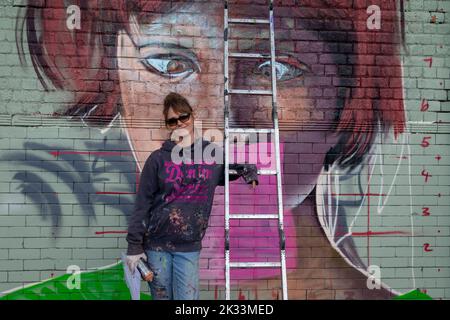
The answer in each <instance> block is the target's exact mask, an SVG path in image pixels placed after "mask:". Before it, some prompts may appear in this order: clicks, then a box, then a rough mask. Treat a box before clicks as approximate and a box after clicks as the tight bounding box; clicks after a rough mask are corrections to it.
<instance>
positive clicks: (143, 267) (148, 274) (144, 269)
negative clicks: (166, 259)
mask: <svg viewBox="0 0 450 320" xmlns="http://www.w3.org/2000/svg"><path fill="white" fill-rule="evenodd" d="M136 268H137V269H138V270H139V273H140V274H141V277H142V279H143V280H144V281H147V282H152V281H153V271H152V270H150V268H149V266H148V265H147V263H146V262H145V260H144V259H143V258H140V259H139V262H138V264H137V266H136Z"/></svg>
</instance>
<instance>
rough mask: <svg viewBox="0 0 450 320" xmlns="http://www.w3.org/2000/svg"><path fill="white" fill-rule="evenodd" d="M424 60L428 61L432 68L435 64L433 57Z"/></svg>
mask: <svg viewBox="0 0 450 320" xmlns="http://www.w3.org/2000/svg"><path fill="white" fill-rule="evenodd" d="M423 61H425V62H428V63H429V67H430V68H431V66H432V65H433V58H432V57H430V58H425V59H423Z"/></svg>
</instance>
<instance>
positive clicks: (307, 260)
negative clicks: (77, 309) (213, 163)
mask: <svg viewBox="0 0 450 320" xmlns="http://www.w3.org/2000/svg"><path fill="white" fill-rule="evenodd" d="M405 6H406V7H405ZM410 6H411V1H409V3H408V4H406V3H404V1H378V0H373V1H350V0H348V1H347V0H314V1H312V0H303V1H276V3H275V8H274V10H275V11H274V12H275V20H274V22H275V38H276V53H277V61H276V72H277V73H276V77H277V83H278V108H279V113H278V116H279V119H280V138H281V157H282V163H283V166H282V181H283V203H284V207H285V211H284V215H285V223H286V236H287V250H286V254H287V268H288V288H289V297H290V299H391V298H395V297H399V296H401V295H403V294H405V293H408V292H411V291H414V292H417V294H418V295H416V296H415V297H419V296H420V294H427V293H428V294H430V295H431V296H433V297H436V298H444V297H447V298H448V297H449V295H450V293H449V291H448V288H450V283H449V281H448V278H449V277H448V273H449V268H448V263H449V258H448V257H449V255H450V251H449V243H448V241H449V230H450V228H449V219H448V213H447V212H446V209H445V208H448V205H449V204H448V196H449V192H450V191H449V181H448V176H447V175H446V174H442V172H444V171H445V168H447V167H446V165H448V159H447V158H448V151H446V149H445V147H444V148H442V145H445V144H448V142H449V141H448V140H449V139H448V136H447V135H445V134H442V135H440V134H437V130H436V131H433V130H430V129H429V128H435V127H433V126H438V125H441V126H444V125H445V118H441V113H439V111H446V110H444V109H445V107H447V111H448V103H447V104H446V105H445V103H444V101H447V97H446V92H447V91H448V90H447V91H446V90H445V89H448V83H447V82H448V67H449V65H448V58H447V57H446V55H445V54H446V51H445V50H439V46H440V48H441V49H442V48H443V46H445V45H446V43H445V42H444V40H443V39H444V38H443V37H442V39H441V38H437V39H435V42H436V43H434V42H433V43H430V45H429V46H428V47H430V46H434V47H436V48H437V49H435V50H434V51H433V55H424V52H426V51H425V49H424V50H422V51H417V50H416V51H415V47H414V46H413V45H412V44H411V42H413V40H412V39H413V38H412V37H411V35H410V33H409V32H410V31H411V30H410V29H409V28H412V26H414V23H411V26H410V25H409V23H408V20H407V18H408V17H409V16H408V13H409V12H410V10H412V9H413V8H411V7H410ZM229 8H230V16H233V17H237V18H247V17H255V18H264V17H267V15H268V8H267V5H263V4H261V2H260V1H255V3H254V4H252V3H251V1H250V3H249V1H230V6H229ZM445 8H447V9H448V6H447V7H444V6H442V7H441V6H440V4H438V7H437V8H436V10H434V11H426V12H427V14H428V12H435V14H434V18H432V17H433V15H431V16H430V20H429V21H426V23H427V24H428V25H431V26H436V28H437V27H438V26H439V25H442V26H445V23H444V20H443V19H444V17H445V15H446V14H447V12H446V11H445V10H444V9H445ZM15 10H17V17H16V18H15V19H16V26H15V37H16V38H15V40H16V41H17V52H16V55H17V64H19V63H20V64H21V65H22V66H23V67H24V68H25V69H24V70H26V72H27V73H33V77H34V78H33V80H32V81H34V82H35V83H36V88H37V89H36V90H37V91H38V92H40V93H41V94H42V97H44V98H43V99H42V100H40V102H39V104H38V103H35V105H39V107H38V106H36V109H33V112H30V111H31V110H27V116H28V118H27V117H25V115H24V114H23V113H21V112H17V114H15V113H14V112H13V111H10V112H9V114H11V115H13V114H14V115H15V118H14V117H13V120H14V119H15V121H16V122H15V123H16V124H15V125H13V126H11V127H9V128H8V127H6V126H4V127H2V129H1V130H2V140H3V141H5V144H6V143H7V144H6V145H5V146H3V144H2V149H5V151H3V150H2V155H1V159H2V176H3V177H4V178H3V180H2V181H3V182H8V183H7V184H6V185H7V187H2V193H1V196H2V198H3V199H2V201H1V203H2V207H1V210H2V211H4V212H2V214H1V216H0V219H1V220H0V221H2V222H1V223H0V229H1V230H2V236H0V257H1V259H2V260H0V280H1V282H3V284H2V287H1V289H2V291H3V294H4V298H5V299H8V298H10V299H27V298H29V299H50V298H58V297H59V298H64V299H70V298H71V297H72V298H73V297H76V298H86V299H101V298H111V299H123V298H125V299H127V298H129V296H128V295H127V288H126V287H124V284H123V282H122V281H121V279H123V274H122V273H121V272H122V271H121V268H120V267H118V266H119V265H120V254H121V252H122V251H124V248H126V242H125V235H126V229H127V221H128V217H129V216H130V214H131V212H132V210H133V205H134V195H135V192H136V190H137V189H136V188H137V186H138V184H139V173H140V171H141V168H142V167H143V164H144V163H145V160H146V159H147V157H148V156H149V154H150V153H151V152H152V151H154V150H156V149H157V148H159V147H160V145H161V143H162V142H163V141H164V140H165V139H167V138H168V133H167V131H166V130H165V129H164V125H163V114H162V108H163V105H162V102H163V100H164V98H165V97H166V95H167V94H168V93H170V92H173V91H175V92H177V93H179V94H181V95H183V96H184V97H185V98H187V99H188V100H189V102H190V103H191V105H192V106H193V107H194V112H195V114H196V119H198V120H199V123H200V124H201V126H202V129H203V131H204V132H208V130H213V129H218V130H219V132H221V131H223V105H224V104H223V90H224V75H223V65H224V61H223V50H224V42H223V33H224V30H223V21H224V16H223V13H224V7H223V1H208V2H204V1H179V2H176V3H172V1H138V0H135V1H101V2H100V1H99V2H96V1H95V2H94V1H52V2H51V5H50V4H49V1H47V2H46V4H45V3H41V2H40V1H28V5H27V6H24V7H21V8H16V9H15ZM441 13H442V15H440V14H441ZM440 19H441V20H440ZM424 23H425V22H424ZM422 31H423V30H422ZM268 32H269V30H268V29H267V30H262V31H261V28H260V27H255V26H247V25H236V26H233V28H230V51H234V52H247V53H268V52H269V51H270V43H269V41H268V35H269V33H268ZM428 47H427V48H428ZM445 59H447V60H445ZM19 61H20V62H19ZM445 61H446V62H445ZM445 63H447V64H445ZM445 67H447V69H446V70H447V78H443V79H441V80H439V74H438V72H437V71H436V70H437V69H439V68H445ZM229 69H230V75H231V77H230V86H231V87H234V88H241V89H255V90H258V89H268V88H270V84H271V81H270V79H271V78H270V77H271V74H270V72H271V71H270V62H268V61H267V60H264V59H246V60H237V59H236V60H233V59H231V60H230V64H229ZM430 70H434V74H435V75H436V76H435V78H436V79H437V80H436V81H438V83H439V81H441V82H442V83H441V84H437V88H430V87H428V85H429V84H428V82H427V83H426V84H424V85H423V86H421V85H420V84H419V85H418V83H419V82H420V81H421V80H420V78H421V77H424V75H425V74H426V73H427V72H432V71H430ZM414 72H415V73H419V74H418V75H415V76H414ZM413 77H415V78H414V81H416V82H415V86H414V84H411V81H412V80H411V79H412V78H413ZM2 78H3V76H2ZM29 81H31V80H29ZM433 81H434V80H433ZM424 83H425V82H424ZM446 85H447V88H446V87H445V86H446ZM409 86H411V88H410V87H409ZM418 88H419V89H420V88H422V89H424V90H419V89H418ZM410 92H414V94H410ZM54 93H61V94H63V95H64V98H61V99H59V100H61V101H59V100H58V104H56V103H52V102H54V101H52V100H51V99H48V100H46V98H45V97H48V96H51V94H54ZM24 94H25V95H26V94H27V93H24ZM441 94H444V97H441V96H440V95H441ZM231 101H232V103H231V104H232V107H231V110H230V111H231V113H230V118H231V123H232V125H233V126H236V127H254V128H266V127H269V126H270V124H271V107H272V105H271V100H270V98H261V97H255V96H252V95H239V96H232V98H231ZM441 103H442V104H441ZM42 105H51V106H52V108H53V109H52V110H51V111H52V112H48V110H47V111H44V112H41V111H40V110H41V109H40V108H41V107H42ZM8 110H12V109H8ZM42 110H45V109H42ZM22 115H23V116H24V117H25V118H26V119H28V120H23V121H24V123H22V124H21V123H20V119H21V118H20V117H21V116H22ZM30 115H32V116H34V118H35V119H36V120H35V121H36V122H35V123H33V124H30V123H29V121H31V120H29V119H31V117H30ZM25 118H24V119H25ZM27 121H28V122H27ZM439 121H440V123H439ZM12 123H13V124H14V122H12ZM425 125H428V127H427V128H428V129H424V128H425ZM436 128H437V127H436ZM426 130H429V131H426ZM444 131H445V130H444ZM444 131H442V132H444ZM214 132H216V131H214ZM3 137H4V138H3ZM6 141H7V142H6ZM258 145H259V146H260V145H261V144H258ZM439 145H441V147H440V146H439ZM257 164H258V166H260V168H263V166H262V165H261V164H260V163H257ZM3 182H2V184H3ZM4 188H6V189H4ZM231 192H232V197H231V207H230V211H231V212H236V213H237V212H238V211H242V210H244V211H245V213H255V214H269V213H274V212H276V208H277V198H276V183H275V180H274V179H273V178H271V177H266V176H261V177H260V185H259V186H258V188H256V189H251V188H250V187H249V186H247V185H246V184H245V183H244V182H242V181H236V182H233V183H232V187H231ZM223 201H224V197H223V187H218V188H217V191H216V196H215V200H214V206H213V212H212V216H211V218H210V221H209V227H208V230H207V233H206V236H205V238H204V240H203V250H202V256H201V272H200V275H201V277H200V278H201V284H202V292H201V298H205V299H206V298H208V299H223V298H224V278H225V276H224V218H223V214H224V204H223ZM447 211H448V210H447ZM231 238H232V240H231V247H232V255H231V257H232V259H234V260H236V261H245V260H247V261H248V260H251V261H262V260H263V261H277V259H279V254H280V252H279V248H278V230H277V225H276V223H275V222H270V223H268V222H255V221H248V222H247V221H246V222H237V223H235V224H232V234H231ZM69 266H72V267H73V266H75V269H70V268H69V269H68V267H69ZM105 266H107V267H106V269H105ZM97 268H100V269H99V270H98V271H97V272H105V270H110V274H112V276H110V278H111V279H110V280H108V281H107V284H100V283H101V282H102V281H100V280H99V279H103V278H102V277H97V278H95V277H92V276H89V273H86V272H88V271H93V270H96V269H97ZM68 270H69V271H68ZM73 270H76V272H74V271H73ZM77 272H78V274H81V275H83V274H84V275H85V276H84V277H81V279H90V280H86V281H84V280H81V284H80V285H79V286H77V285H72V286H71V290H72V291H71V290H65V289H66V288H67V286H66V285H63V286H62V287H61V285H60V284H61V283H62V282H67V283H69V282H70V281H69V280H70V277H68V276H67V273H70V274H72V275H73V277H74V278H73V279H76V274H77ZM68 278H69V279H68ZM231 278H232V279H233V281H232V289H233V295H232V296H233V297H235V298H236V299H277V298H280V297H281V296H280V295H281V289H280V280H279V279H280V272H279V271H278V270H270V269H258V270H250V269H244V270H233V271H232V276H231ZM73 279H72V280H73ZM78 279H79V280H80V278H78ZM96 279H97V280H96ZM108 279H109V278H108ZM44 280H45V281H44ZM42 281H44V282H42ZM83 283H90V284H91V285H89V286H84V285H83ZM96 283H98V284H97V285H95V284H96ZM24 287H25V288H24ZM62 288H63V289H64V290H63V289H62ZM85 288H86V291H83V290H84V289H85ZM111 288H116V289H117V291H116V292H115V291H114V290H111ZM143 288H144V289H143V292H146V290H147V288H146V287H143ZM106 292H108V293H106ZM111 292H113V294H111ZM71 293H73V294H72V295H71Z"/></svg>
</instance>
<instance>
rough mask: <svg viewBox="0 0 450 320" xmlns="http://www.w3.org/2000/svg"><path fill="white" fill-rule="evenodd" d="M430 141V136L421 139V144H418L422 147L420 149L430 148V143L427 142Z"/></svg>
mask: <svg viewBox="0 0 450 320" xmlns="http://www.w3.org/2000/svg"><path fill="white" fill-rule="evenodd" d="M430 139H431V137H430V136H426V137H423V139H422V143H421V144H420V145H421V146H422V148H428V147H429V146H430V141H429V140H430Z"/></svg>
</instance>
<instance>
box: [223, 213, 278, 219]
mask: <svg viewBox="0 0 450 320" xmlns="http://www.w3.org/2000/svg"><path fill="white" fill-rule="evenodd" d="M230 219H278V215H277V214H230Z"/></svg>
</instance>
